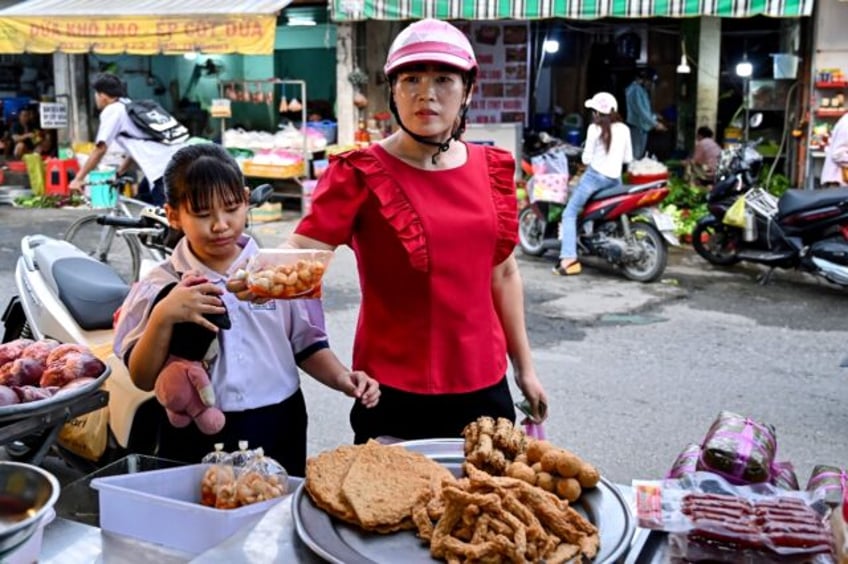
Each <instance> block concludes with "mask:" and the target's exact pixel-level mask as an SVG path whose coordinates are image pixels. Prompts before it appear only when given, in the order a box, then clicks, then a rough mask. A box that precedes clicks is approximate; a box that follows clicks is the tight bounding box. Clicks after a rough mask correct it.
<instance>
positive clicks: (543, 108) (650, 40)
mask: <svg viewBox="0 0 848 564" xmlns="http://www.w3.org/2000/svg"><path fill="white" fill-rule="evenodd" d="M330 9H331V18H332V19H333V20H334V21H336V22H338V23H339V33H340V35H343V34H344V33H348V32H347V31H343V30H344V29H345V28H350V30H351V31H350V33H351V34H352V35H354V36H356V37H354V39H353V41H354V45H357V46H358V48H356V49H353V50H352V53H353V55H352V56H351V57H350V58H349V60H347V61H344V62H343V63H342V64H344V65H347V68H340V72H339V74H340V75H347V74H349V73H350V72H351V71H353V70H354V69H355V68H359V67H361V68H362V70H364V71H365V72H366V73H367V74H368V76H369V82H368V83H367V84H365V85H363V86H361V87H359V88H357V87H356V86H354V87H353V88H350V87H349V86H347V85H343V84H341V82H340V84H339V87H340V91H339V95H338V100H339V107H340V110H341V109H342V108H343V106H344V103H343V101H344V100H345V93H344V92H343V91H342V89H343V88H347V89H348V92H347V95H349V96H353V95H354V94H355V93H356V91H357V90H358V89H359V90H363V91H367V92H366V93H367V97H368V101H369V105H368V108H367V110H366V111H367V112H368V113H378V114H379V113H380V112H382V111H383V110H384V109H385V108H387V106H388V104H387V101H386V98H385V96H386V86H385V84H384V83H383V82H382V77H381V76H380V68H381V65H382V61H383V59H384V57H385V50H386V47H387V45H388V44H389V42H390V41H391V38H392V37H393V36H394V35H395V34H396V33H397V32H398V31H399V30H400V29H401V28H402V27H403V25H405V23H404V22H405V21H408V20H413V19H418V18H424V17H434V18H439V19H449V20H452V21H454V22H455V23H457V25H459V26H461V27H463V29H465V30H466V32H467V33H468V34H469V37H470V38H471V40H472V43H473V45H474V47H475V50H476V51H477V53H478V54H479V56H480V65H481V73H480V81H479V88H478V90H477V93H476V96H475V99H474V107H473V108H472V110H471V111H470V113H469V118H470V121H471V122H472V123H479V124H489V125H490V124H499V123H521V124H522V126H523V128H524V129H525V130H526V129H528V128H532V129H544V130H547V131H550V132H552V133H555V134H557V135H559V136H561V137H566V136H567V135H568V134H571V135H572V137H573V136H574V135H575V131H574V130H579V129H580V128H583V129H585V119H586V118H587V117H588V116H586V115H585V113H584V108H583V105H582V102H583V100H585V99H586V98H588V97H589V96H591V95H592V94H593V93H594V92H596V91H599V90H609V91H611V92H614V93H615V94H616V95H617V96H618V97H619V100H620V101H621V100H622V98H623V91H624V88H625V87H626V86H627V84H628V83H629V81H630V80H632V77H633V75H634V74H635V71H636V70H637V69H639V68H644V67H651V68H653V69H655V70H656V71H657V72H658V75H659V80H658V81H657V83H656V87H655V91H654V102H655V109H656V110H657V111H658V112H663V110H667V111H665V112H664V118H665V119H666V121H667V123H669V124H670V125H671V127H670V128H669V129H670V132H669V133H667V134H666V138H664V139H658V140H657V142H658V146H659V147H660V148H663V149H665V150H664V153H666V154H672V153H684V152H687V151H688V150H691V146H692V142H693V138H694V132H695V130H696V129H697V128H698V127H699V126H700V125H708V126H710V127H711V128H712V129H714V130H716V131H718V132H719V135H720V134H721V132H723V130H724V129H725V128H726V127H727V126H728V125H729V123H728V122H729V121H730V118H731V117H733V114H735V110H736V109H737V108H738V107H741V106H742V103H741V102H742V99H743V95H742V91H743V90H744V81H743V80H742V79H740V78H738V77H736V76H735V74H734V73H733V68H734V67H735V65H736V63H737V62H739V61H741V60H742V59H743V58H746V57H747V58H751V59H756V62H755V69H754V75H753V77H752V78H753V79H762V80H767V81H768V83H767V84H765V85H762V86H765V87H771V88H772V90H780V88H777V89H775V88H774V87H775V86H777V87H782V86H786V79H782V78H777V77H774V76H773V75H772V58H771V55H772V54H782V53H785V54H790V55H795V56H801V57H802V58H804V57H805V54H806V53H808V50H809V43H808V39H807V37H808V35H809V30H808V22H809V18H807V16H810V15H811V14H812V10H813V0H800V1H796V0H792V1H784V2H766V1H756V2H743V1H724V2H669V1H652V2H642V1H635V0H631V1H628V0H618V1H611V2H564V1H556V0H551V1H540V2H507V1H501V2H488V3H481V2H470V1H462V0H453V1H445V2H402V1H379V2H377V1H369V0H365V1H359V2H351V1H348V0H333V1H332V2H331V5H330ZM746 27H747V28H748V31H747V32H746V31H745V30H746ZM365 61H367V63H366V62H365ZM684 63H685V64H684ZM680 69H682V70H680ZM805 73H808V68H807V67H805V66H803V65H802V66H801V67H800V70H799V73H798V77H799V80H804V79H805V76H807V75H805ZM781 83H783V84H781ZM782 91H784V92H785V88H784V89H783V90H782ZM794 92H795V93H796V94H797V96H796V97H795V98H794V100H796V102H797V104H800V103H801V102H802V101H803V100H802V98H803V96H801V95H800V94H801V92H803V88H796V89H795V90H794ZM731 95H732V96H733V97H734V102H735V103H736V106H737V107H734V108H733V111H730V110H727V111H729V115H728V116H725V115H723V114H722V112H724V111H726V108H725V106H726V105H728V103H727V102H726V99H727V98H728V97H730V96H731ZM350 99H351V98H348V100H350ZM349 106H350V107H353V106H352V104H349ZM781 109H782V108H781ZM795 109H797V108H795V106H793V110H795ZM769 111H770V112H773V114H770V115H772V117H774V116H777V114H778V113H780V114H781V115H780V116H779V117H780V119H775V120H773V121H774V122H775V123H778V122H779V125H775V126H774V129H775V133H774V135H775V136H776V139H775V141H776V145H779V142H780V139H781V136H782V133H783V122H784V121H785V120H784V119H783V114H782V112H774V108H770V109H769ZM357 115H358V114H357V113H356V110H352V116H351V123H354V122H355V119H356V117H357ZM740 115H741V114H740ZM736 118H737V120H738V119H739V116H736ZM767 123H769V122H768V121H767ZM341 130H342V129H341V125H340V132H341ZM340 135H341V133H340Z"/></svg>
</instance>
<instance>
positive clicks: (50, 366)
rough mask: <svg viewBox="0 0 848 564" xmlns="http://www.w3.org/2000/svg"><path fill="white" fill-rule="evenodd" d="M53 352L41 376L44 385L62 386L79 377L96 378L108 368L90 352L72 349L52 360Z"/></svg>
mask: <svg viewBox="0 0 848 564" xmlns="http://www.w3.org/2000/svg"><path fill="white" fill-rule="evenodd" d="M62 346H64V345H62ZM59 348H61V347H59ZM56 350H59V349H58V348H57V349H56ZM55 352H56V351H53V353H55ZM53 353H51V354H50V356H49V357H48V362H47V369H46V370H45V371H44V374H43V375H42V376H41V385H42V386H44V387H47V386H59V387H62V386H64V385H65V384H68V383H69V382H71V381H73V380H76V379H77V378H95V377H97V376H99V375H100V374H102V373H103V371H104V370H105V369H106V365H105V364H103V362H101V361H100V359H98V358H97V357H95V356H94V355H93V354H91V353H88V352H83V353H81V352H73V351H70V352H67V353H65V354H63V355H61V356H59V358H58V359H57V360H50V359H52V358H53Z"/></svg>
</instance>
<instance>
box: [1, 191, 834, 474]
mask: <svg viewBox="0 0 848 564" xmlns="http://www.w3.org/2000/svg"><path fill="white" fill-rule="evenodd" d="M80 213H81V212H79V211H76V210H26V211H25V210H18V209H13V208H10V207H0V225H2V229H0V304H2V306H5V304H6V302H7V301H8V299H9V297H10V296H11V295H13V294H14V293H15V290H14V288H13V278H12V271H13V265H14V261H15V259H16V257H17V254H18V244H19V243H18V242H19V240H20V237H21V236H22V235H24V234H27V233H33V232H42V233H47V234H59V233H61V232H62V230H63V229H64V227H65V226H67V224H68V223H70V221H72V220H73V219H74V218H76V217H78V216H79V214H80ZM288 219H293V218H288ZM292 227H293V222H292V221H284V222H278V223H273V224H264V225H259V226H257V227H256V229H255V231H256V232H257V234H258V236H259V237H260V238H261V239H262V241H263V242H264V243H265V244H274V243H276V242H277V241H279V240H280V239H281V237H282V236H284V235H285V234H286V233H288V232H289V231H290V230H291V228H292ZM519 260H520V263H521V268H522V273H523V276H524V279H525V286H526V296H525V301H526V309H527V316H528V327H529V331H530V339H531V343H532V346H533V350H534V358H535V360H536V363H537V370H538V372H539V374H540V376H541V378H542V380H543V382H544V384H545V386H546V388H547V391H548V394H549V396H550V403H551V415H550V419H549V421H548V423H547V424H546V430H547V432H548V435H549V438H551V439H552V440H553V441H554V442H556V443H558V444H561V445H563V446H566V447H569V448H571V449H573V450H574V451H575V452H577V453H578V454H580V455H582V456H584V457H585V458H586V459H588V460H590V461H592V462H594V463H595V464H597V465H598V466H599V468H600V469H601V471H602V473H603V474H605V475H606V476H607V477H608V478H610V479H611V480H613V481H616V482H625V483H627V482H629V481H630V479H632V478H645V479H652V478H659V477H661V476H662V475H663V474H664V473H665V472H666V470H667V469H668V467H669V466H670V464H671V463H672V461H673V460H674V458H675V456H676V455H677V453H678V452H679V451H680V450H682V449H683V448H684V447H685V446H686V444H687V443H689V442H699V441H700V440H701V438H702V436H703V435H704V433H705V432H706V431H707V428H708V427H709V425H710V424H711V423H712V421H713V419H714V418H715V416H716V415H717V414H718V412H719V411H721V410H723V409H726V410H732V411H736V412H739V413H742V414H745V415H748V416H750V417H752V418H754V419H759V420H762V421H765V422H768V423H771V424H772V425H774V426H775V427H776V429H777V437H778V444H779V458H780V459H788V460H791V461H792V462H793V463H794V464H795V468H796V470H797V472H798V477H799V480H800V481H801V483H802V485H803V484H805V483H806V480H807V478H808V477H809V474H810V471H811V469H812V467H813V465H815V464H818V463H825V464H836V465H841V466H842V467H844V466H846V464H848V459H846V454H845V453H846V452H848V448H846V447H848V439H846V437H848V433H847V432H846V431H848V410H846V409H845V404H846V401H848V391H846V390H848V387H846V386H845V380H846V378H848V368H840V367H839V363H840V361H841V360H842V359H843V358H844V357H845V356H847V355H848V328H846V326H845V321H844V319H845V303H846V299H848V294H847V293H846V292H845V291H844V290H840V289H835V288H834V287H833V286H830V285H827V284H825V283H822V282H819V281H817V280H813V279H811V278H808V277H806V276H801V275H798V274H794V273H778V274H777V275H776V276H775V279H774V281H773V282H772V283H771V284H770V285H768V286H761V285H758V284H757V283H756V280H755V277H756V275H757V274H758V273H759V272H760V271H759V270H756V269H753V268H750V267H735V268H732V269H727V270H719V269H715V268H713V267H710V266H709V265H708V264H707V263H705V262H704V261H702V260H701V259H700V258H699V257H697V256H696V255H695V254H694V253H693V252H692V251H691V249H688V248H686V249H675V250H674V252H673V253H672V260H671V264H670V265H669V269H668V270H667V272H666V276H665V278H664V279H663V280H662V281H661V282H659V283H656V284H651V285H643V284H638V283H634V282H629V281H626V280H624V279H623V278H621V277H620V276H618V275H617V274H615V273H614V272H611V271H609V270H608V269H604V268H598V267H596V266H593V265H590V266H589V267H588V268H585V269H584V274H583V275H581V276H579V277H575V278H567V279H566V278H559V277H554V276H552V275H551V274H550V268H551V264H552V261H553V257H552V256H551V257H547V258H545V259H530V258H526V257H520V259H519ZM324 295H325V307H326V309H327V319H328V329H329V332H330V336H331V344H332V346H333V347H334V348H335V350H336V351H337V353H338V354H339V355H340V357H341V358H342V359H344V360H349V358H350V348H351V337H352V332H353V327H354V325H355V321H356V315H357V306H358V301H359V293H358V283H357V278H356V272H355V264H354V259H353V256H352V253H351V252H350V251H349V250H348V249H346V248H345V249H340V250H339V252H338V253H337V256H336V257H335V258H334V259H333V262H332V263H331V267H330V270H329V272H328V278H327V282H326V285H325V290H324ZM303 387H304V391H305V394H306V396H307V403H308V407H309V413H310V435H309V450H310V453H315V452H318V451H320V450H323V449H326V448H332V447H334V446H336V445H338V444H340V443H344V442H349V441H350V440H351V439H352V434H351V432H350V431H349V425H348V422H347V411H348V407H349V401H348V399H347V398H345V397H343V396H341V395H339V394H338V393H336V392H333V391H330V390H327V389H325V388H323V387H322V386H321V385H319V384H317V383H315V382H314V381H312V380H310V379H308V378H305V379H304V385H303Z"/></svg>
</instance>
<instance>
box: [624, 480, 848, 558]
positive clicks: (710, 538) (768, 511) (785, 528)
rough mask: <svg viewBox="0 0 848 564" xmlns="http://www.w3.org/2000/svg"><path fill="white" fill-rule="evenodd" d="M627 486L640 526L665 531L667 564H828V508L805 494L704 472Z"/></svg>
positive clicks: (829, 536)
mask: <svg viewBox="0 0 848 564" xmlns="http://www.w3.org/2000/svg"><path fill="white" fill-rule="evenodd" d="M633 485H634V489H635V491H636V510H637V518H638V520H639V525H640V526H642V527H646V528H650V529H654V530H662V531H666V532H668V533H670V534H669V557H670V558H671V559H672V561H677V559H680V560H683V561H686V562H733V563H748V562H752V563H753V562H805V563H811V564H824V563H829V562H832V555H833V539H832V535H831V531H830V527H829V524H828V520H827V517H826V514H827V507H826V505H825V504H823V503H822V502H821V500H818V499H815V498H813V497H812V496H811V495H809V494H808V493H806V492H798V491H786V490H782V489H779V488H776V487H774V486H772V485H771V484H755V485H750V486H736V485H733V484H731V483H730V482H728V481H727V480H725V479H723V478H722V477H721V476H718V475H716V474H712V473H709V472H696V473H694V474H690V475H687V476H685V477H684V478H681V479H677V480H663V481H661V482H640V481H634V483H633Z"/></svg>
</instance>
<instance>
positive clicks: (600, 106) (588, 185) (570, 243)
mask: <svg viewBox="0 0 848 564" xmlns="http://www.w3.org/2000/svg"><path fill="white" fill-rule="evenodd" d="M585 106H586V107H587V108H591V109H592V110H593V112H592V114H593V121H592V123H591V124H590V125H589V129H588V131H587V132H586V143H585V145H584V146H583V164H586V165H589V166H588V167H587V168H586V172H584V173H583V176H582V177H581V178H580V182H579V183H578V184H577V186H576V187H575V188H574V190H572V191H571V193H570V195H569V197H568V205H567V206H566V207H565V211H564V212H563V213H562V247H561V249H560V253H559V264H557V266H555V267H554V274H559V275H560V276H569V275H573V274H580V272H581V271H582V268H581V266H580V262H579V261H578V260H577V216H578V215H580V212H581V211H582V210H583V206H584V205H586V202H587V201H588V200H589V198H590V197H591V196H592V194H594V193H595V192H597V191H598V190H603V189H604V188H612V187H614V186H618V185H620V184H621V169H622V166H623V165H624V164H625V163H629V162H630V161H632V160H633V148H632V145H631V142H630V129H629V128H628V127H627V125H626V124H625V123H624V122H623V121H622V119H621V116H620V115H618V102H617V101H616V99H615V96H613V95H612V94H610V93H609V92H598V93H597V94H595V95H594V96H592V97H591V98H589V99H588V100H586V104H585Z"/></svg>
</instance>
